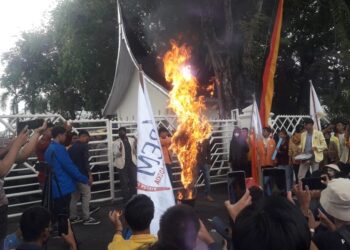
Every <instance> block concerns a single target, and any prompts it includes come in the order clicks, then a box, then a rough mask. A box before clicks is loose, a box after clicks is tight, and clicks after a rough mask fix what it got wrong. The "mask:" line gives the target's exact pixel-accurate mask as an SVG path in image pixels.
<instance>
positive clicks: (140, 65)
mask: <svg viewBox="0 0 350 250" xmlns="http://www.w3.org/2000/svg"><path fill="white" fill-rule="evenodd" d="M139 77H140V84H141V87H142V90H144V88H145V85H144V82H143V71H142V64H139Z"/></svg>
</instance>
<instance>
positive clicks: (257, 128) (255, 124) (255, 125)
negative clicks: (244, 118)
mask: <svg viewBox="0 0 350 250" xmlns="http://www.w3.org/2000/svg"><path fill="white" fill-rule="evenodd" d="M251 128H252V129H254V133H255V136H256V137H260V136H262V125H261V119H260V114H259V108H258V104H257V103H256V100H254V103H253V112H252V122H251Z"/></svg>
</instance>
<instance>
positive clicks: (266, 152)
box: [229, 118, 350, 190]
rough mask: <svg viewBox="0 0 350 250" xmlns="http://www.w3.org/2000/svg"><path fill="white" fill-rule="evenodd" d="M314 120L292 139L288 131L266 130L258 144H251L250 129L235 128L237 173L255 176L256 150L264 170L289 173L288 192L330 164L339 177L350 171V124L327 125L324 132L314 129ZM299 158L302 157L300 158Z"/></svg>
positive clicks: (233, 144)
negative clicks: (335, 166) (252, 169)
mask: <svg viewBox="0 0 350 250" xmlns="http://www.w3.org/2000/svg"><path fill="white" fill-rule="evenodd" d="M314 127H315V123H314V121H313V120H312V119H310V118H306V119H304V121H303V124H300V125H298V126H297V127H296V129H295V131H294V133H293V134H292V135H291V136H289V135H288V133H287V131H286V130H285V129H281V130H279V131H276V133H274V131H273V130H272V129H271V128H270V127H265V128H263V132H262V138H258V139H257V142H256V145H252V144H251V143H250V136H249V135H248V129H247V128H243V129H240V128H235V130H234V131H233V136H232V139H231V144H230V156H229V161H230V164H231V168H232V170H233V171H238V170H243V171H245V173H246V176H247V177H250V176H251V151H252V147H256V151H257V160H258V164H257V165H258V166H259V167H260V170H261V169H266V168H274V167H277V168H281V169H284V170H285V173H286V179H287V185H288V189H289V190H291V188H292V184H293V183H298V181H299V180H301V179H303V178H305V177H310V176H315V175H316V176H317V175H318V174H319V173H320V171H319V170H320V169H323V168H324V167H325V166H326V165H330V164H334V165H337V166H338V168H339V171H338V168H336V169H337V171H338V172H339V173H338V174H339V175H343V176H347V175H348V174H349V172H350V167H349V164H350V157H349V148H350V139H349V138H350V136H349V133H350V131H349V125H347V123H346V122H345V121H343V120H339V121H336V122H335V123H330V124H327V125H325V126H324V128H323V129H322V131H318V130H317V129H315V128H314ZM298 156H299V157H298Z"/></svg>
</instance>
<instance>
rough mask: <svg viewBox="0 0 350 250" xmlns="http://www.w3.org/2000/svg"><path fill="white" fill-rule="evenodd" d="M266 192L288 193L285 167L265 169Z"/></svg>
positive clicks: (267, 193) (264, 183)
mask: <svg viewBox="0 0 350 250" xmlns="http://www.w3.org/2000/svg"><path fill="white" fill-rule="evenodd" d="M263 186H264V194H265V195H266V196H271V195H282V196H286V195H287V184H286V174H285V170H284V169H274V168H270V169H264V170H263Z"/></svg>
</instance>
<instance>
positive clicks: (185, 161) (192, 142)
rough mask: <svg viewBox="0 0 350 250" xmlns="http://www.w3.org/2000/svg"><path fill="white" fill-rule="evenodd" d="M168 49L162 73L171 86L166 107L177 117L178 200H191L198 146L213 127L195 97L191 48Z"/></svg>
mask: <svg viewBox="0 0 350 250" xmlns="http://www.w3.org/2000/svg"><path fill="white" fill-rule="evenodd" d="M170 44H171V48H170V49H169V50H168V51H167V52H166V54H165V55H164V57H163V63H164V73H165V79H166V81H167V82H169V83H171V86H172V89H171V91H170V93H169V104H168V107H169V108H170V109H171V110H172V111H173V112H174V113H175V115H176V117H177V123H178V126H177V129H176V131H175V133H174V134H173V136H172V139H171V147H170V149H171V150H172V151H173V152H174V153H175V154H176V156H177V158H178V161H179V163H180V166H181V169H182V171H181V182H182V185H183V188H184V189H183V190H182V191H179V192H178V195H177V198H178V200H180V201H182V200H192V199H194V198H195V197H194V190H195V189H194V187H195V182H196V179H197V169H196V168H197V154H198V145H199V144H200V143H202V142H203V141H204V140H205V139H207V138H208V137H209V136H210V135H211V131H212V127H211V125H210V123H209V121H208V119H207V117H206V116H205V115H204V111H205V109H206V107H205V102H204V97H203V96H198V86H199V84H198V81H197V78H196V77H195V76H194V75H193V74H192V72H191V65H190V64H189V60H190V58H191V48H190V47H188V46H187V45H186V44H182V45H179V44H177V43H176V42H175V41H171V42H170Z"/></svg>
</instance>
